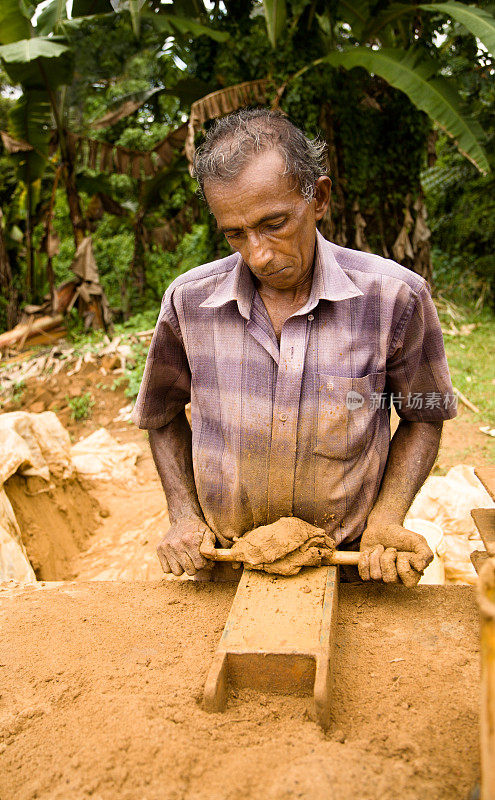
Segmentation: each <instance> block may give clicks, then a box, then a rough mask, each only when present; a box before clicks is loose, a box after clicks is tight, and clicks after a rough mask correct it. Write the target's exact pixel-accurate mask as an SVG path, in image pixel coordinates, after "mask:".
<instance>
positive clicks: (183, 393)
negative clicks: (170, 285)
mask: <svg viewBox="0 0 495 800" xmlns="http://www.w3.org/2000/svg"><path fill="white" fill-rule="evenodd" d="M190 396H191V373H190V370H189V363H188V360H187V355H186V352H185V349H184V344H183V341H182V335H181V331H180V326H179V322H178V319H177V314H176V311H175V308H174V305H173V299H172V294H171V293H170V292H168V291H167V292H166V293H165V295H164V298H163V301H162V307H161V310H160V314H159V317H158V321H157V323H156V327H155V331H154V334H153V338H152V340H151V345H150V349H149V352H148V356H147V358H146V365H145V368H144V374H143V379H142V381H141V386H140V388H139V393H138V396H137V400H136V403H135V406H134V409H133V412H132V415H131V420H132V421H133V422H134V424H135V425H137V426H138V428H161V427H163V425H168V423H169V422H171V421H172V420H173V418H174V417H175V416H177V414H179V413H180V412H181V411H183V409H184V407H185V406H186V404H187V403H188V402H189V400H190Z"/></svg>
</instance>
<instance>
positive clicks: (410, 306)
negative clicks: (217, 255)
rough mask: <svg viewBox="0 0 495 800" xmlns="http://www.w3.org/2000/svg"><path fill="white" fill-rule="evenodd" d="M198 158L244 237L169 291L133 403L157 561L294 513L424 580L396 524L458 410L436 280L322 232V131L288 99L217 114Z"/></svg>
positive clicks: (203, 177) (191, 557)
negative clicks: (143, 448) (152, 477)
mask: <svg viewBox="0 0 495 800" xmlns="http://www.w3.org/2000/svg"><path fill="white" fill-rule="evenodd" d="M194 168H195V174H196V177H197V179H198V181H199V184H200V187H201V189H202V191H203V193H204V196H205V198H206V200H207V202H208V205H209V207H210V210H211V212H212V213H213V215H214V217H215V219H216V222H217V224H218V227H219V228H220V230H221V231H222V232H223V233H224V235H225V237H226V239H227V241H228V243H229V244H230V245H231V247H232V249H233V250H234V254H233V255H231V256H228V257H227V258H223V259H220V260H219V261H215V262H213V263H211V264H206V265H203V266H200V267H197V268H195V269H192V270H190V271H189V272H188V273H186V274H185V275H183V276H181V277H179V278H178V279H176V280H175V281H174V282H173V283H172V284H171V286H170V287H169V288H168V290H167V291H166V293H165V295H164V298H163V302H162V308H161V312H160V315H159V318H158V322H157V326H156V330H155V333H154V336H153V341H152V343H151V347H150V351H149V355H148V359H147V363H146V368H145V372H144V377H143V382H142V385H141V388H140V392H139V396H138V399H137V402H136V406H135V410H134V412H133V420H134V422H135V423H136V424H137V425H138V426H139V427H141V428H148V429H149V430H150V433H149V436H150V445H151V450H152V453H153V457H154V460H155V464H156V467H157V470H158V473H159V475H160V478H161V481H162V484H163V488H164V491H165V494H166V497H167V501H168V509H169V515H170V523H171V527H170V529H169V530H168V532H167V533H166V534H165V536H164V537H163V539H162V541H161V542H160V544H159V547H158V555H159V558H160V561H161V564H162V567H163V570H164V571H165V572H173V573H174V574H175V575H180V574H182V572H183V571H185V572H186V573H188V574H189V575H194V574H198V573H199V574H203V570H204V568H205V567H207V566H208V565H207V562H206V561H205V559H204V558H203V557H202V555H201V554H200V552H199V546H200V544H201V541H202V538H203V536H204V535H205V534H206V535H207V537H208V538H209V539H210V541H214V540H218V542H219V543H220V545H221V546H222V547H227V546H229V545H230V544H231V543H232V539H233V538H234V537H235V536H241V535H242V534H243V533H245V532H246V531H248V530H250V529H252V528H255V527H258V526H259V525H263V524H267V523H269V522H274V521H276V520H277V519H279V518H280V517H284V516H295V517H299V518H301V519H304V520H306V521H307V522H310V523H312V524H314V525H316V526H318V527H322V528H324V529H325V530H326V531H327V533H329V534H331V536H332V537H333V538H334V540H335V542H336V543H337V544H341V543H342V545H343V547H351V548H354V549H356V548H357V547H358V546H359V548H360V561H359V574H360V576H361V578H362V579H363V580H370V579H372V580H383V581H385V582H397V581H399V580H400V581H402V582H403V583H404V584H406V585H408V586H412V585H415V584H416V583H417V581H418V580H419V578H420V577H421V573H422V571H423V570H424V569H425V567H426V566H427V564H428V563H429V561H430V560H431V558H432V554H431V551H430V550H429V548H428V545H427V543H426V541H425V540H424V539H423V537H421V536H419V535H417V534H413V533H411V532H409V531H407V530H405V529H404V528H403V526H402V523H403V521H404V517H405V515H406V512H407V510H408V508H409V506H410V504H411V502H412V500H413V498H414V495H415V494H416V492H417V491H418V489H419V488H420V487H421V485H422V484H423V482H424V481H425V479H426V477H427V475H428V474H429V472H430V469H431V467H432V465H433V463H434V460H435V457H436V454H437V451H438V446H439V442H440V435H441V430H442V421H443V420H444V419H449V418H451V417H453V416H455V413H456V411H455V405H454V402H453V399H454V397H453V390H452V386H451V383H450V377H449V372H448V368H447V363H446V358H445V351H444V347H443V340H442V334H441V330H440V325H439V322H438V317H437V314H436V311H435V308H434V305H433V302H432V300H431V296H430V293H429V289H428V285H427V284H426V282H425V281H424V280H423V279H422V278H421V277H419V276H418V275H416V274H414V273H412V272H411V271H409V270H407V269H405V268H404V267H402V266H400V265H398V264H395V263H394V262H392V261H389V260H386V259H384V258H381V257H379V256H376V255H371V254H369V253H362V252H359V251H353V250H349V249H346V248H342V247H338V246H337V245H334V244H332V243H331V242H328V241H326V240H325V239H324V238H323V237H322V236H321V234H320V233H319V232H318V231H317V229H316V223H317V222H318V220H321V219H322V217H323V215H324V214H325V211H326V210H327V208H328V205H329V202H330V189H331V181H330V178H328V177H327V176H326V175H325V170H324V165H323V147H322V145H321V144H320V143H318V142H312V141H310V140H308V139H307V138H306V137H305V136H304V135H303V133H302V132H301V131H299V130H298V129H297V128H296V127H295V126H293V125H292V124H291V123H290V122H289V120H288V119H287V118H286V117H284V116H282V115H280V114H276V113H273V112H270V111H266V110H261V109H260V110H253V111H241V112H237V113H236V114H231V115H229V116H228V117H224V118H223V119H221V120H219V121H218V122H217V123H216V124H215V126H214V127H213V128H212V129H210V131H209V132H208V134H207V135H206V140H205V143H204V144H203V145H202V147H201V148H200V149H199V150H198V151H197V152H196V156H195V164H194ZM390 398H392V400H393V402H394V405H395V407H396V409H397V411H398V414H399V416H400V417H401V421H400V423H399V426H398V428H397V430H396V432H395V434H394V436H393V438H392V441H391V442H390V424H389V416H390V407H389V402H388V400H389V399H390ZM189 400H190V401H191V417H192V423H191V427H192V431H191V429H190V427H189V424H188V422H187V419H186V416H185V413H184V407H185V405H186V403H187V402H189Z"/></svg>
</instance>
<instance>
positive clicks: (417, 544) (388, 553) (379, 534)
mask: <svg viewBox="0 0 495 800" xmlns="http://www.w3.org/2000/svg"><path fill="white" fill-rule="evenodd" d="M432 561H433V553H432V551H431V550H430V548H429V546H428V542H427V541H426V539H425V538H424V536H421V534H419V533H413V532H412V531H408V530H407V529H406V528H403V527H402V525H396V524H390V523H388V524H387V523H386V524H382V525H381V524H378V523H375V524H373V525H369V526H368V527H367V528H366V529H365V531H364V533H363V536H362V539H361V546H360V550H359V564H358V571H359V575H360V577H361V579H362V580H363V581H369V580H372V581H383V582H384V583H398V582H399V581H401V582H402V583H403V584H404V586H407V587H409V588H411V587H413V586H416V585H417V584H418V583H419V580H420V579H421V576H422V574H423V572H424V570H425V569H426V567H427V566H428V564H430V563H431V562H432Z"/></svg>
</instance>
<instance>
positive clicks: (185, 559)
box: [156, 518, 215, 576]
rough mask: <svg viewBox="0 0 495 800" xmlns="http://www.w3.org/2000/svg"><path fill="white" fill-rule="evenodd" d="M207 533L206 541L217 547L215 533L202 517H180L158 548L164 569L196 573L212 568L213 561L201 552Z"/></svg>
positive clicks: (179, 572) (165, 570)
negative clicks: (200, 548) (201, 545)
mask: <svg viewBox="0 0 495 800" xmlns="http://www.w3.org/2000/svg"><path fill="white" fill-rule="evenodd" d="M205 534H206V541H207V542H208V540H210V541H211V545H212V547H215V534H214V533H213V531H211V530H210V528H209V527H208V526H207V525H206V524H205V523H204V522H203V521H202V520H201V519H199V518H188V519H178V520H177V522H175V523H174V524H173V525H171V526H170V528H169V529H168V531H167V533H166V534H165V536H164V537H163V539H162V540H161V542H160V544H159V545H158V547H157V548H156V552H157V554H158V558H159V559H160V564H161V565H162V569H163V571H164V572H167V573H170V572H173V574H174V575H177V576H178V575H182V573H183V572H186V573H187V574H188V575H195V574H196V573H197V572H198V570H200V569H204V568H205V567H206V568H208V567H209V568H211V566H212V562H211V561H208V560H207V559H206V558H204V557H203V556H202V555H201V553H200V552H199V546H200V544H201V542H202V541H203V537H204V536H205ZM208 543H209V542H208Z"/></svg>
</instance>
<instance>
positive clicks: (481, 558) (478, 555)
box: [469, 550, 490, 575]
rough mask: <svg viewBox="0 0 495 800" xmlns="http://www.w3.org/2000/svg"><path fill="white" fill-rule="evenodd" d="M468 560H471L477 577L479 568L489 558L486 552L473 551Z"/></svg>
mask: <svg viewBox="0 0 495 800" xmlns="http://www.w3.org/2000/svg"><path fill="white" fill-rule="evenodd" d="M469 558H470V559H471V563H472V565H473V567H474V568H475V570H476V572H477V573H478V575H479V574H480V569H481V567H482V566H483V564H484V563H485V561H486V560H487V559H489V558H490V556H489V555H488V553H487V552H486V550H473V552H472V553H471V554H470V556H469Z"/></svg>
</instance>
